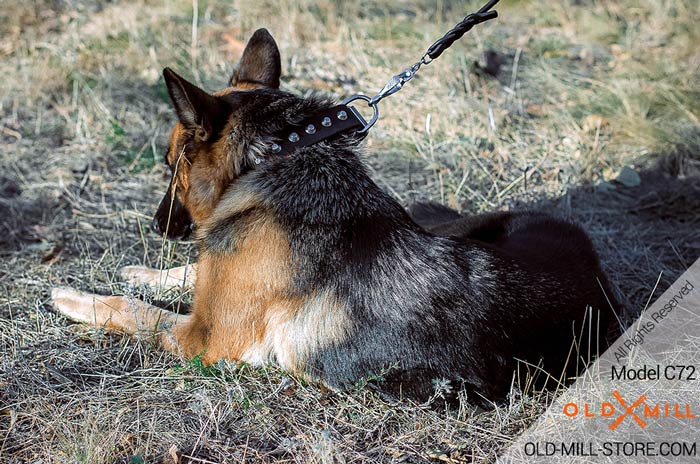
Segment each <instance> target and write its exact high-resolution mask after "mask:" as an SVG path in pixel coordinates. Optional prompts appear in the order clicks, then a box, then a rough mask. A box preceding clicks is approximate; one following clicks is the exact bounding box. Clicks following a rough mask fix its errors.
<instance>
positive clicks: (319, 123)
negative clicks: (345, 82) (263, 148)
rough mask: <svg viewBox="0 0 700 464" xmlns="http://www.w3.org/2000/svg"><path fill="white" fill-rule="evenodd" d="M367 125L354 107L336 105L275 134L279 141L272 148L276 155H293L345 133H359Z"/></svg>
mask: <svg viewBox="0 0 700 464" xmlns="http://www.w3.org/2000/svg"><path fill="white" fill-rule="evenodd" d="M366 125H367V122H366V121H365V119H364V118H363V117H362V115H361V114H360V113H359V112H358V111H357V110H356V109H355V108H353V107H351V106H347V105H345V104H341V105H336V106H333V107H331V108H328V109H327V110H325V111H322V112H319V113H317V114H315V115H313V116H311V117H309V118H306V119H305V120H304V121H302V122H301V123H300V124H298V125H295V126H288V127H285V128H284V129H282V130H281V131H279V132H277V133H275V134H274V137H275V139H277V140H276V141H275V142H274V143H272V145H271V146H270V150H271V151H272V153H275V154H291V153H293V152H294V151H295V150H298V149H299V148H304V147H308V146H310V145H314V144H316V143H319V142H322V141H324V140H328V139H331V138H333V137H335V136H337V135H339V134H342V133H345V132H352V131H359V130H361V129H362V128H364V127H365V126H366Z"/></svg>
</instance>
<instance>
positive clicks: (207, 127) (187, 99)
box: [163, 68, 224, 141]
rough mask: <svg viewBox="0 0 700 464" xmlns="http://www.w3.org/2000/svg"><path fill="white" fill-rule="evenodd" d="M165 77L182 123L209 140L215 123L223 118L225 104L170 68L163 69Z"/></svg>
mask: <svg viewBox="0 0 700 464" xmlns="http://www.w3.org/2000/svg"><path fill="white" fill-rule="evenodd" d="M163 78H165V85H166V86H167V87H168V94H169V95H170V99H171V100H172V102H173V106H174V107H175V112H176V113H177V117H178V119H179V120H180V122H181V123H182V125H183V126H185V128H186V129H188V130H190V131H192V133H193V134H194V136H195V137H196V138H197V139H198V140H201V141H207V140H209V138H210V137H211V136H212V133H213V132H214V125H215V123H216V122H217V121H218V120H219V119H220V118H221V114H222V113H223V109H224V108H223V106H224V104H223V103H222V102H221V100H219V99H218V98H216V97H215V96H213V95H210V94H208V93H207V92H205V91H204V90H202V89H200V88H199V87H197V86H196V85H194V84H191V83H189V82H187V81H186V80H185V79H184V78H183V77H182V76H179V75H178V74H177V73H176V72H175V71H173V70H172V69H170V68H165V69H164V70H163Z"/></svg>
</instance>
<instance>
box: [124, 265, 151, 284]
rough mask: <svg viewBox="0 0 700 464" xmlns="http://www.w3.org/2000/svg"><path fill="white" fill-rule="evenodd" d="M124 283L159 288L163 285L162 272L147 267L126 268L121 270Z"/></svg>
mask: <svg viewBox="0 0 700 464" xmlns="http://www.w3.org/2000/svg"><path fill="white" fill-rule="evenodd" d="M119 273H120V275H121V278H122V280H123V281H124V282H127V283H130V284H133V285H148V286H151V287H157V286H160V285H161V280H162V276H161V274H162V273H161V271H159V270H158V269H152V268H150V267H146V266H124V267H123V268H121V269H120V270H119Z"/></svg>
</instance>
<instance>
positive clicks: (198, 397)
mask: <svg viewBox="0 0 700 464" xmlns="http://www.w3.org/2000/svg"><path fill="white" fill-rule="evenodd" d="M193 5H196V6H197V21H196V22H195V23H194V24H196V26H197V27H196V29H195V28H193ZM476 6H477V5H475V4H473V3H470V4H468V5H465V4H459V5H458V4H454V3H452V2H441V1H438V2H432V1H427V0H406V1H404V2H399V3H396V2H388V1H386V2H385V1H382V2H379V3H374V2H359V3H353V2H340V1H332V0H326V1H321V2H317V3H314V2H310V1H306V0H284V1H281V2H253V1H233V2H231V1H224V0H220V1H219V0H217V1H205V0H199V1H197V0H194V2H193V1H184V0H183V1H175V2H162V1H160V2H155V1H153V2H150V1H149V2H146V1H138V2H121V1H119V2H113V3H112V2H110V3H107V2H105V3H100V2H87V1H82V0H43V1H37V2H33V3H32V2H24V3H18V4H15V5H11V6H7V5H5V6H3V8H2V13H0V14H2V15H3V16H1V17H0V34H1V35H2V37H3V40H2V43H0V73H2V75H3V79H2V81H1V82H0V128H1V131H2V133H1V134H0V165H1V167H2V169H1V170H0V216H2V223H1V224H0V253H1V254H2V263H0V461H1V462H86V463H93V462H133V463H137V462H160V461H163V462H172V461H173V457H172V456H173V455H177V456H180V458H179V459H180V460H181V462H210V461H211V462H238V461H258V460H269V461H272V460H282V461H295V462H306V461H319V462H336V461H337V462H362V461H366V462H377V461H379V462H381V461H402V460H403V461H406V462H427V461H444V462H469V461H472V460H475V461H478V462H481V461H489V460H491V459H493V457H494V456H495V455H496V453H498V451H499V450H501V449H503V448H504V447H505V446H507V445H508V443H510V442H511V441H512V440H513V438H514V437H515V436H516V435H517V434H518V432H519V431H521V430H522V429H523V428H524V427H526V426H527V425H528V424H529V423H531V422H532V421H533V420H534V419H535V418H536V417H537V416H538V414H539V413H540V412H541V411H542V410H543V408H544V405H545V404H546V402H547V398H544V397H542V396H537V395H536V396H532V395H522V394H520V393H518V392H514V393H513V395H512V397H511V398H510V400H509V401H508V402H507V403H505V404H502V405H498V406H497V407H495V408H494V409H491V410H488V411H481V410H475V409H474V408H473V407H471V406H468V405H467V404H466V403H464V404H463V405H462V407H461V408H460V409H459V410H455V411H436V410H434V409H431V408H430V407H423V406H418V405H411V404H408V403H405V402H399V403H397V402H394V401H391V400H389V399H385V398H382V397H381V396H379V395H378V394H376V393H374V392H373V391H372V389H370V388H367V387H366V386H362V385H359V386H358V387H357V388H356V389H354V390H353V391H349V392H347V393H343V394H331V393H329V392H326V391H324V390H322V389H319V388H318V387H317V386H313V385H304V384H302V383H301V382H299V381H298V380H296V379H290V378H288V377H286V376H285V374H284V373H282V372H278V371H276V370H269V371H262V370H251V369H248V368H246V367H242V368H238V369H236V368H233V367H232V366H228V365H221V366H218V367H217V368H216V369H204V368H201V366H198V365H197V364H196V362H195V363H192V362H191V363H185V364H178V363H181V361H180V360H178V359H175V358H173V357H172V356H170V355H166V354H163V353H162V352H160V351H158V350H157V349H154V348H153V347H152V346H151V345H150V344H149V342H148V341H134V340H130V339H127V338H124V337H121V336H118V335H114V334H105V333H101V332H99V331H95V330H92V329H88V328H85V327H81V326H76V325H72V324H70V323H67V322H66V321H65V320H64V319H63V318H61V317H59V316H57V315H56V314H55V313H54V312H53V311H52V309H51V307H50V305H49V304H48V294H49V290H50V288H51V287H52V286H56V285H62V286H68V285H69V286H74V287H78V288H81V289H86V290H90V291H97V292H100V293H111V292H126V293H133V294H136V295H142V296H145V297H146V298H150V299H158V300H163V301H166V302H169V303H173V302H175V303H177V302H178V301H181V300H182V299H183V298H184V300H185V301H186V299H187V296H186V295H184V296H183V295H176V294H170V295H160V294H148V292H145V291H144V290H143V289H133V288H127V287H125V286H124V285H123V284H121V283H120V282H119V280H118V276H116V275H115V273H116V270H117V269H118V267H119V266H122V265H126V264H147V265H152V266H170V265H175V264H182V263H184V262H187V261H193V260H195V253H194V250H193V248H192V246H191V245H188V244H173V243H167V242H163V241H161V240H159V239H158V238H156V237H155V236H153V234H151V233H150V232H149V230H148V227H147V225H148V224H149V223H150V218H151V215H152V212H153V211H154V209H155V206H156V205H157V201H158V200H159V198H160V195H161V194H162V192H163V191H164V189H165V179H164V177H163V176H164V169H163V168H162V167H161V166H160V160H161V158H162V151H163V149H164V146H165V143H166V137H167V131H168V130H169V127H170V125H171V124H172V114H171V111H170V109H169V106H168V104H167V96H166V93H165V91H164V87H163V85H162V81H161V79H160V70H161V69H162V68H163V67H164V66H166V65H167V66H172V67H173V68H175V69H177V71H178V72H182V73H183V74H184V75H186V76H187V77H189V78H192V79H193V80H195V81H196V82H198V83H200V84H201V85H203V86H204V87H205V88H207V89H209V90H214V89H217V88H219V87H221V86H222V85H223V83H224V82H225V79H226V78H227V77H228V75H229V73H230V71H231V67H232V63H234V62H235V61H236V59H237V58H238V56H239V54H240V52H241V50H242V46H243V44H244V41H245V39H246V38H247V37H248V36H249V35H250V33H251V32H252V31H253V30H255V29H256V28H257V27H261V26H265V27H268V28H269V29H270V30H271V31H272V33H273V35H274V36H275V37H276V38H277V40H278V42H279V43H280V46H281V49H282V55H283V59H284V71H285V78H284V82H283V87H284V88H285V89H287V90H289V91H292V92H297V93H300V94H303V93H304V92H306V91H308V90H309V89H315V90H321V91H325V92H329V93H331V94H334V95H337V96H345V95H349V94H352V93H356V92H362V93H371V92H373V91H376V90H377V89H379V88H381V87H382V85H383V84H384V82H385V81H386V80H387V79H388V78H389V77H390V76H391V75H393V74H395V73H396V72H398V71H399V70H400V69H402V68H403V67H405V66H406V65H408V64H410V63H412V62H413V61H415V59H417V57H418V56H419V55H420V53H421V52H422V51H423V50H424V49H425V48H426V46H427V45H428V44H429V43H430V42H431V41H432V40H434V39H435V38H437V37H439V36H440V35H441V34H442V33H443V32H444V31H445V30H447V29H448V28H449V27H451V26H452V25H453V24H454V23H455V22H456V21H457V20H459V19H461V17H462V16H463V15H464V14H465V13H466V12H467V11H472V10H474V9H475V7H476ZM498 10H499V11H500V13H501V17H500V18H499V19H498V20H497V21H496V22H491V23H488V24H487V25H484V26H481V27H479V28H477V29H476V30H474V31H473V32H472V33H470V34H469V35H468V36H467V37H466V38H465V39H463V40H462V41H461V42H459V43H457V44H455V45H454V46H453V48H452V49H450V50H449V51H448V52H446V53H445V54H444V55H443V56H442V57H441V58H440V59H439V60H437V61H435V62H434V63H433V64H431V65H430V66H428V67H425V68H424V69H423V70H422V71H421V73H420V75H419V77H417V78H416V79H414V80H413V81H411V82H410V83H409V84H408V85H407V86H406V88H405V89H404V90H403V91H402V92H401V93H400V94H398V95H396V96H393V97H391V98H390V99H388V100H386V101H385V103H382V118H381V120H380V122H379V123H378V125H377V126H376V128H375V129H373V133H372V134H371V135H370V137H369V138H368V140H367V142H366V146H367V149H368V150H367V151H368V156H367V160H368V162H369V164H370V165H371V166H372V168H373V169H374V174H375V178H376V180H377V181H378V182H379V183H380V185H381V186H383V187H384V188H385V189H387V190H388V191H390V192H391V193H392V194H393V195H395V196H396V198H398V199H399V200H400V201H402V202H403V203H408V202H410V201H411V200H415V199H420V198H431V199H437V200H440V201H444V202H446V203H448V204H450V205H453V206H458V207H461V208H462V209H463V210H465V211H467V212H480V211H486V210H492V209H504V208H517V207H525V206H526V207H535V208H537V207H541V208H546V209H548V210H550V211H555V212H558V213H559V214H561V215H564V216H568V217H573V218H575V219H577V220H579V221H580V222H582V223H583V224H584V226H585V227H586V228H587V229H588V230H589V231H590V233H591V235H592V237H593V239H594V241H595V242H596V245H597V246H598V248H599V250H600V252H601V255H602V259H603V261H604V264H605V266H606V267H607V269H608V270H609V271H610V274H611V277H612V280H613V282H614V284H615V285H616V286H617V287H618V289H619V293H620V296H621V299H622V300H623V301H625V302H626V303H627V307H628V310H629V314H628V317H632V316H633V315H634V314H637V313H638V312H639V311H640V310H641V308H642V307H643V306H644V304H645V303H646V301H647V299H648V298H649V293H650V292H651V289H652V288H653V287H654V284H655V282H656V279H657V276H658V274H659V273H660V272H662V271H663V272H664V274H663V277H662V280H661V284H660V286H659V289H657V292H658V291H660V290H663V289H664V288H665V287H666V286H667V285H668V284H669V282H671V281H673V280H674V278H675V277H676V276H677V275H679V274H680V272H681V271H682V270H684V269H685V267H686V266H688V265H689V264H690V263H692V262H693V261H694V260H695V259H696V258H697V257H698V256H699V255H700V232H699V231H700V213H699V211H700V187H698V185H700V183H699V182H698V181H699V180H700V155H699V151H700V150H699V148H700V126H699V125H698V118H699V117H700V113H698V108H700V92H699V91H698V89H699V88H700V85H699V84H700V82H699V80H700V78H699V77H698V76H700V56H699V54H698V53H697V47H696V44H697V43H698V41H699V40H700V30H699V29H698V28H697V24H698V21H700V16H699V15H698V10H697V6H696V5H695V2H694V1H692V0H677V1H669V0H642V1H634V2H633V1H629V0H609V1H595V0H579V1H575V0H564V1H562V2H555V3H554V4H552V3H551V2H550V4H548V5H547V6H546V7H544V6H543V4H542V3H541V2H527V1H510V2H505V4H504V5H503V6H500V7H499V8H498ZM487 49H493V50H495V51H497V52H498V53H499V55H500V57H501V59H502V60H503V65H502V69H501V74H500V75H499V77H498V78H497V79H494V78H491V77H488V76H485V75H482V74H480V73H479V72H478V69H476V67H475V66H474V62H475V61H478V62H480V63H482V64H483V52H484V51H485V50H487ZM625 165H630V166H632V167H633V168H634V169H635V170H636V171H638V172H640V173H641V183H639V185H633V184H634V183H632V184H630V185H629V186H625V185H623V184H621V183H617V182H615V181H614V179H615V177H616V175H617V173H618V172H619V171H620V169H621V168H622V167H623V166H625ZM186 456H190V457H189V458H187V457H186Z"/></svg>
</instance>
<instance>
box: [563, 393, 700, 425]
mask: <svg viewBox="0 0 700 464" xmlns="http://www.w3.org/2000/svg"><path fill="white" fill-rule="evenodd" d="M612 396H613V398H614V399H615V401H616V402H617V405H616V404H614V403H612V402H608V401H606V402H603V403H601V404H600V406H595V405H592V404H590V403H583V404H582V405H579V404H577V403H573V402H571V403H566V404H565V405H564V411H563V412H564V415H566V416H568V417H577V416H583V417H585V418H593V417H609V418H611V419H612V422H611V423H610V425H609V426H608V428H609V429H610V430H615V429H616V428H617V427H619V425H620V424H622V422H624V421H625V419H627V418H629V420H631V421H634V422H635V423H636V424H637V425H638V426H639V427H640V428H642V429H644V428H646V426H647V425H648V421H649V420H650V419H660V418H666V417H672V418H675V419H695V418H697V417H698V415H697V414H693V413H692V412H691V409H690V405H689V404H681V403H648V402H647V396H646V395H641V396H640V397H638V398H637V399H636V400H634V401H632V402H628V401H626V400H625V399H624V398H623V397H622V395H620V392H619V391H617V390H613V392H612Z"/></svg>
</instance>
